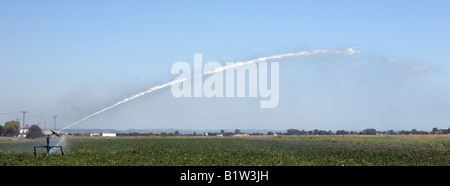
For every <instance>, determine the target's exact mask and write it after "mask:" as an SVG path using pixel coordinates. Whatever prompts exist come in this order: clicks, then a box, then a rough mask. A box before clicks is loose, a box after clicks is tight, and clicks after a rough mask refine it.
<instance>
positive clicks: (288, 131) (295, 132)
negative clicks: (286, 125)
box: [286, 129, 300, 135]
mask: <svg viewBox="0 0 450 186" xmlns="http://www.w3.org/2000/svg"><path fill="white" fill-rule="evenodd" d="M286 135H300V131H299V130H298V129H288V130H287V132H286Z"/></svg>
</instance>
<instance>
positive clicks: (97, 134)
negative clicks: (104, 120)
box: [89, 133, 100, 137]
mask: <svg viewBox="0 0 450 186" xmlns="http://www.w3.org/2000/svg"><path fill="white" fill-rule="evenodd" d="M89 136H91V137H94V136H100V133H90V134H89Z"/></svg>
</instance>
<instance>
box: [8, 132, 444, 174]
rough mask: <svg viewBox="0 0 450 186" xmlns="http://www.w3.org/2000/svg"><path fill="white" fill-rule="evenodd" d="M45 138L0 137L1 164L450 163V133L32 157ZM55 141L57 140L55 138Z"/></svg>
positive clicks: (228, 140)
mask: <svg viewBox="0 0 450 186" xmlns="http://www.w3.org/2000/svg"><path fill="white" fill-rule="evenodd" d="M44 143H45V139H43V138H42V139H36V140H27V139H19V138H7V137H0V166H2V165H3V166H4V165H6V166H8V165H69V166H77V165H92V166H103V165H126V166H128V165H131V166H135V165H149V166H184V165H192V166H203V165H204V166H316V165H323V166H342V165H345V166H351V165H356V166H360V165H363V166H385V165H407V166H417V165H427V166H428V165H431V166H434V165H437V166H449V165H450V135H392V136H356V135H355V136H353V135H349V136H334V135H333V136H256V137H255V136H252V137H241V138H237V137H115V138H104V137H73V136H71V137H68V138H67V141H66V142H65V146H64V150H65V152H66V155H65V156H61V155H60V154H58V153H55V154H54V155H52V156H51V157H48V158H47V157H45V156H44V155H43V154H42V153H44V151H43V150H41V151H40V155H39V156H38V157H34V156H33V154H32V152H33V145H39V144H44ZM55 143H57V141H55Z"/></svg>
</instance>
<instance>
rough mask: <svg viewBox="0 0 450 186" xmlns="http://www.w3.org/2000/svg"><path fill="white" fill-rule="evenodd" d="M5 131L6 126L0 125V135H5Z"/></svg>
mask: <svg viewBox="0 0 450 186" xmlns="http://www.w3.org/2000/svg"><path fill="white" fill-rule="evenodd" d="M4 133H5V128H4V127H3V125H0V136H3V134H4Z"/></svg>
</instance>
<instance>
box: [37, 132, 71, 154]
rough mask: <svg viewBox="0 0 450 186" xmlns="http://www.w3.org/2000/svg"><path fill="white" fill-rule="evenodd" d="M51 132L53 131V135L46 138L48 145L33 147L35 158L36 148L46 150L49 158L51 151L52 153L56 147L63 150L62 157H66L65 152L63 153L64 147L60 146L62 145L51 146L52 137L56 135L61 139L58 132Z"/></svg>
mask: <svg viewBox="0 0 450 186" xmlns="http://www.w3.org/2000/svg"><path fill="white" fill-rule="evenodd" d="M50 131H52V133H51V134H49V135H47V137H46V139H47V145H35V146H34V147H33V149H34V156H36V148H46V154H47V157H48V155H49V154H50V151H51V150H52V149H53V148H54V147H56V148H60V149H61V155H64V151H63V147H62V146H60V145H52V144H51V143H52V137H53V135H56V136H58V137H61V135H59V134H58V133H56V132H55V131H53V130H50Z"/></svg>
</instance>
